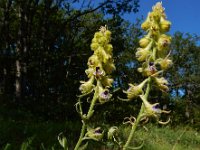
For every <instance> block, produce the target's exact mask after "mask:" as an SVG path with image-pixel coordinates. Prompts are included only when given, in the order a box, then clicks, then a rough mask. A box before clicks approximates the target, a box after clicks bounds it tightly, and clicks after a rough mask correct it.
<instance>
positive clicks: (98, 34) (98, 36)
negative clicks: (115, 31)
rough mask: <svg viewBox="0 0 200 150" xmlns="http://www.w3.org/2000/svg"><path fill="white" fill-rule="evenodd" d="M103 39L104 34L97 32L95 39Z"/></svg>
mask: <svg viewBox="0 0 200 150" xmlns="http://www.w3.org/2000/svg"><path fill="white" fill-rule="evenodd" d="M101 37H103V33H102V32H96V33H95V34H94V38H96V39H97V40H98V39H99V38H101Z"/></svg>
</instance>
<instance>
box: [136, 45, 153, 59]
mask: <svg viewBox="0 0 200 150" xmlns="http://www.w3.org/2000/svg"><path fill="white" fill-rule="evenodd" d="M135 54H136V58H137V60H138V61H145V60H146V59H147V58H148V57H149V56H150V54H151V52H150V50H148V49H146V48H145V49H143V48H138V49H137V52H136V53H135Z"/></svg>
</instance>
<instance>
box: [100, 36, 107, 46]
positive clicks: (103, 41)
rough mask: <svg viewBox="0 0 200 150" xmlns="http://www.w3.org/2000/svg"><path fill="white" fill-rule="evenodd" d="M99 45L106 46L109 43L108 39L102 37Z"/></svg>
mask: <svg viewBox="0 0 200 150" xmlns="http://www.w3.org/2000/svg"><path fill="white" fill-rule="evenodd" d="M98 43H99V44H100V45H101V46H103V45H105V44H106V43H108V40H107V39H106V37H104V36H103V37H100V38H98Z"/></svg>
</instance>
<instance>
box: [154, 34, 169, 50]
mask: <svg viewBox="0 0 200 150" xmlns="http://www.w3.org/2000/svg"><path fill="white" fill-rule="evenodd" d="M170 44H171V37H170V36H168V35H166V34H162V35H161V36H160V37H159V39H158V44H157V47H158V50H159V51H165V50H167V49H169V45H170Z"/></svg>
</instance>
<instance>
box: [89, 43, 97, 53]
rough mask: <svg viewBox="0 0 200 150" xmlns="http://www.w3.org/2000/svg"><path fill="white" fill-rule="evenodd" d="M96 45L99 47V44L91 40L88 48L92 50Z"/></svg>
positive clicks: (95, 48)
mask: <svg viewBox="0 0 200 150" xmlns="http://www.w3.org/2000/svg"><path fill="white" fill-rule="evenodd" d="M98 47H99V44H98V43H97V42H92V44H91V45H90V48H91V50H93V51H95V50H97V49H98Z"/></svg>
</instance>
